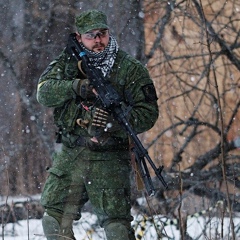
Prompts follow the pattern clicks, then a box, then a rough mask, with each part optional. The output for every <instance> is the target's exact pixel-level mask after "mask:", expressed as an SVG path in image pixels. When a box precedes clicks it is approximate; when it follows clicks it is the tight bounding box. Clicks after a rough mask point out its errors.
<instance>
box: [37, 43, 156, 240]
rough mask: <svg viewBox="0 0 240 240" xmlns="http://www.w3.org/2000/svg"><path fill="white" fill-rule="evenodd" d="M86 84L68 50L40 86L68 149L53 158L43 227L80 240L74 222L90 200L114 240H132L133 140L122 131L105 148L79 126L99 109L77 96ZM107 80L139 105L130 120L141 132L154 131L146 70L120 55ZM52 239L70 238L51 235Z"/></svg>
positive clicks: (152, 99) (153, 99)
mask: <svg viewBox="0 0 240 240" xmlns="http://www.w3.org/2000/svg"><path fill="white" fill-rule="evenodd" d="M84 78H86V75H85V74H84V72H83V71H80V70H79V68H78V63H77V61H76V60H75V58H74V57H72V55H71V54H69V53H68V50H67V48H66V49H64V50H63V52H62V53H61V54H60V55H59V57H58V58H56V59H55V60H54V61H53V62H51V63H50V65H49V66H48V67H47V69H46V70H45V71H44V73H43V74H42V75H41V77H40V80H39V83H38V91H37V99H38V101H39V102H40V103H41V104H42V105H44V106H47V107H54V119H55V123H56V125H57V126H58V128H59V136H58V142H62V143H63V147H62V150H61V151H60V152H58V153H55V154H54V155H53V164H52V167H51V168H50V169H49V170H48V172H49V173H50V174H49V176H48V179H47V181H46V183H45V187H44V190H43V193H42V198H41V203H42V205H43V206H44V207H45V209H46V213H47V214H46V215H47V216H45V218H44V219H43V222H44V224H45V226H50V227H49V228H48V229H47V228H46V227H45V229H44V231H45V234H46V235H48V234H54V233H56V234H60V235H63V236H67V237H69V238H70V239H75V238H74V235H73V232H72V221H73V220H78V219H80V217H81V213H80V212H81V208H82V206H83V205H84V204H85V203H86V202H87V201H88V200H90V202H91V204H92V206H93V208H94V211H95V212H96V214H97V216H98V220H99V224H100V225H101V226H102V227H103V228H104V230H105V233H106V236H107V239H108V240H113V239H114V240H118V239H125V240H127V239H131V240H132V239H135V237H134V232H133V230H132V229H131V225H130V223H131V221H132V219H133V218H132V216H131V214H130V208H131V205H130V179H129V174H130V171H131V166H130V155H129V149H128V145H129V139H128V135H127V133H126V132H125V131H124V130H121V129H118V130H117V131H115V132H112V133H111V134H110V135H108V138H107V141H105V142H104V143H103V144H98V143H93V142H92V141H91V140H90V138H91V136H89V134H88V132H87V130H86V128H84V127H81V126H79V125H78V124H76V120H77V119H79V118H81V119H84V118H86V114H87V113H88V110H87V107H89V106H91V105H92V104H93V102H92V101H89V100H88V99H87V100H82V99H80V98H79V97H78V96H77V95H76V93H75V91H74V90H73V87H72V85H73V82H74V80H75V79H84ZM106 78H107V79H108V80H109V81H110V82H111V83H112V85H113V86H114V88H115V89H116V90H117V91H118V92H119V94H120V95H121V96H122V97H123V99H124V102H125V104H126V105H129V104H131V105H133V107H132V109H131V111H130V112H129V114H128V118H129V121H130V123H131V124H132V127H133V129H134V130H135V132H136V133H141V132H144V131H146V130H148V129H150V128H151V127H152V126H153V125H154V123H155V121H156V119H157V117H158V106H157V102H156V95H155V89H154V87H153V83H152V80H151V79H150V77H149V74H148V71H147V70H146V68H145V67H143V66H142V64H141V63H140V62H138V61H137V60H135V59H134V58H133V57H131V56H130V55H128V54H127V53H125V52H124V51H122V50H119V51H118V52H117V57H116V59H115V63H114V66H113V67H112V69H111V72H110V73H109V74H108V75H107V76H106ZM95 105H97V106H100V103H99V102H95ZM79 139H80V142H79V141H78V140H79ZM54 228H56V231H54ZM49 229H50V230H49ZM48 239H51V240H52V239H64V238H60V237H54V236H50V235H49V236H48Z"/></svg>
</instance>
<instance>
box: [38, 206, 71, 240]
mask: <svg viewBox="0 0 240 240" xmlns="http://www.w3.org/2000/svg"><path fill="white" fill-rule="evenodd" d="M48 212H50V214H51V215H52V216H51V215H50V214H49V213H48ZM42 226H43V231H44V234H45V236H46V238H47V240H65V239H72V240H76V239H75V237H74V232H73V230H72V219H66V218H61V217H60V215H59V214H57V213H56V216H55V215H54V212H53V211H48V210H47V212H45V213H44V216H43V219H42Z"/></svg>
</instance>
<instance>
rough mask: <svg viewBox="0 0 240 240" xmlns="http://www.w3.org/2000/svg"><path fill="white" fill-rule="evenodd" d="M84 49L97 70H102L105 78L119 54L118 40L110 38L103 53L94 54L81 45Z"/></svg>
mask: <svg viewBox="0 0 240 240" xmlns="http://www.w3.org/2000/svg"><path fill="white" fill-rule="evenodd" d="M81 46H82V48H83V49H84V51H85V53H86V54H87V56H88V58H89V60H90V62H91V63H92V64H93V66H94V67H95V68H97V69H100V70H101V72H102V74H103V76H104V77H105V76H106V75H107V74H108V73H109V71H110V70H111V68H112V66H113V64H114V62H115V59H116V56H117V52H118V43H117V40H116V39H115V38H114V37H113V36H110V38H109V43H108V45H107V47H106V48H105V49H104V50H103V51H102V52H93V51H90V50H88V49H87V48H85V47H84V45H83V44H82V43H81Z"/></svg>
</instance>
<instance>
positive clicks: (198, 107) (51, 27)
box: [0, 0, 240, 216]
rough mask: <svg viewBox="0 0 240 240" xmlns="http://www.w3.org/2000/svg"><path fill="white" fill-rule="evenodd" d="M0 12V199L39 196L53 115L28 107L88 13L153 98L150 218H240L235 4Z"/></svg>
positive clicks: (35, 6) (52, 6)
mask: <svg viewBox="0 0 240 240" xmlns="http://www.w3.org/2000/svg"><path fill="white" fill-rule="evenodd" d="M0 8H1V10H2V11H1V15H0V25H1V28H0V36H1V38H0V88H1V95H0V103H1V104H0V129H1V136H0V143H1V148H0V182H1V189H0V195H5V196H6V195H32V194H38V193H40V192H41V189H42V187H43V184H44V182H45V179H46V176H47V174H46V171H45V168H46V167H47V166H50V164H51V154H52V152H53V151H54V149H56V148H57V147H58V146H57V145H56V144H55V143H54V142H55V140H54V139H55V130H56V129H55V128H54V126H53V122H52V109H47V108H45V107H42V106H41V105H40V104H39V103H38V102H37V101H36V86H37V82H38V78H39V76H40V74H41V73H42V72H43V70H44V69H45V68H46V66H47V65H48V64H49V63H50V62H51V61H52V60H53V59H54V58H55V57H56V56H57V55H58V54H59V53H60V52H61V50H62V49H63V48H64V47H65V46H66V42H67V38H68V34H69V33H71V32H74V31H75V26H74V18H75V16H76V15H78V14H80V13H81V12H82V11H84V10H87V9H93V8H95V9H99V10H102V11H104V12H105V13H106V14H107V15H108V19H109V25H110V26H112V29H111V31H112V33H113V35H115V36H116V38H117V40H118V43H119V45H120V47H121V48H122V49H124V50H126V51H127V52H129V53H130V54H132V55H133V56H135V57H136V58H137V59H139V60H140V61H141V62H142V63H143V64H145V65H146V66H147V67H148V69H149V71H150V74H151V76H152V78H153V80H154V83H155V86H156V88H157V91H158V92H157V93H158V98H159V100H158V103H159V110H160V115H159V119H158V122H157V123H156V125H155V126H154V128H153V129H151V130H150V131H148V132H147V133H144V134H142V135H141V136H140V138H141V140H142V142H143V144H144V146H146V148H147V149H148V151H149V154H150V155H151V157H152V159H153V160H154V162H155V164H156V165H157V166H159V165H164V167H165V168H164V174H163V175H164V177H165V179H166V180H167V182H168V184H169V189H168V190H165V189H164V188H163V187H162V186H161V184H160V183H159V182H158V180H156V181H154V183H155V185H156V188H157V189H158V192H157V194H156V196H155V197H154V198H153V199H151V201H152V204H153V205H154V208H155V211H156V212H160V213H162V214H170V215H172V216H174V215H176V214H177V213H176V211H177V210H179V209H181V210H183V211H182V213H183V212H185V213H186V214H191V213H192V212H194V211H196V210H198V208H200V209H201V208H202V207H207V206H211V205H214V204H215V203H216V202H217V201H219V200H221V201H224V202H225V203H226V204H227V206H228V209H230V210H233V212H238V211H240V195H239V193H240V192H239V189H240V176H239V173H240V150H239V149H240V111H239V106H240V73H239V70H240V18H239V16H240V15H239V14H240V3H239V1H236V0H235V1H234V0H229V1H225V0H176V1H175V0H169V1H165V0H161V1H160V0H159V1H157V0H155V1H153V0H145V1H143V0H122V1H118V0H106V1H99V0H95V1H91V0H89V1H84V0H83V1H76V0H58V1H57V0H45V1H33V0H11V1H3V0H0ZM153 177H154V174H153ZM133 193H134V194H133V198H136V197H138V196H141V193H138V192H136V190H135V189H133Z"/></svg>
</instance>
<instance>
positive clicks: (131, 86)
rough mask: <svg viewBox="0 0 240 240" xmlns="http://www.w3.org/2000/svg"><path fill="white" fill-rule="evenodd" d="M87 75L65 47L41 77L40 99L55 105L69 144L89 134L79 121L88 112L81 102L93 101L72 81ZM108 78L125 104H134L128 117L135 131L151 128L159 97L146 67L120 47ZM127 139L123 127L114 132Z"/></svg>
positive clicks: (154, 119) (61, 129)
mask: <svg viewBox="0 0 240 240" xmlns="http://www.w3.org/2000/svg"><path fill="white" fill-rule="evenodd" d="M84 78H86V76H85V75H84V74H83V73H82V72H81V71H79V69H78V66H77V61H76V59H75V58H74V57H73V56H72V55H71V54H69V53H68V52H67V50H66V49H64V50H63V52H62V53H61V54H60V55H59V56H58V57H57V58H56V59H55V60H54V61H52V62H51V63H50V64H49V66H48V67H47V68H46V70H45V71H44V72H43V74H42V75H41V77H40V79H39V83H38V89H37V100H38V101H39V103H41V104H42V105H44V106H46V107H53V108H54V119H55V124H56V125H57V127H58V128H59V129H60V131H61V134H62V135H63V136H64V141H63V143H66V141H67V140H66V139H68V140H69V143H68V144H64V145H67V146H68V147H74V146H75V145H74V142H75V140H76V139H77V138H78V136H83V137H86V138H89V137H90V136H89V134H88V132H87V130H86V129H85V128H83V127H80V126H79V125H78V124H76V120H77V119H78V118H84V115H85V113H86V110H85V108H83V107H82V106H86V105H87V106H88V105H91V103H90V102H88V101H86V100H85V101H81V99H79V97H78V96H77V95H76V93H75V92H74V90H73V88H72V85H73V81H74V80H75V79H84ZM107 79H108V80H109V81H110V82H111V83H112V85H113V86H114V88H115V89H116V90H117V91H118V92H119V94H120V95H121V96H122V97H123V99H124V102H125V104H126V105H129V104H131V105H132V109H131V111H130V112H129V114H128V118H129V121H130V123H131V125H132V127H133V129H134V131H135V132H136V133H142V132H144V131H147V130H149V129H150V128H151V127H152V126H153V125H154V123H155V122H156V120H157V118H158V106H157V97H156V92H155V88H154V86H153V82H152V80H151V78H150V76H149V73H148V71H147V69H146V68H145V67H144V66H143V65H142V64H141V63H140V62H139V61H137V60H136V59H134V58H133V57H131V56H130V55H129V54H127V53H125V52H124V51H122V50H119V51H118V53H117V57H116V60H115V63H114V66H113V68H112V70H111V72H110V73H109V74H108V76H107ZM111 134H112V135H113V136H114V137H118V138H119V139H121V143H128V135H127V133H126V132H125V131H124V130H120V131H117V132H113V133H111Z"/></svg>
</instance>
